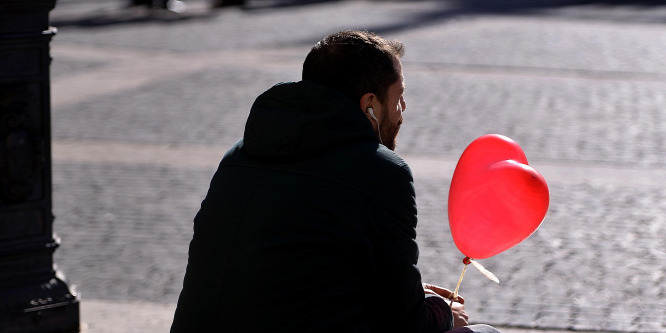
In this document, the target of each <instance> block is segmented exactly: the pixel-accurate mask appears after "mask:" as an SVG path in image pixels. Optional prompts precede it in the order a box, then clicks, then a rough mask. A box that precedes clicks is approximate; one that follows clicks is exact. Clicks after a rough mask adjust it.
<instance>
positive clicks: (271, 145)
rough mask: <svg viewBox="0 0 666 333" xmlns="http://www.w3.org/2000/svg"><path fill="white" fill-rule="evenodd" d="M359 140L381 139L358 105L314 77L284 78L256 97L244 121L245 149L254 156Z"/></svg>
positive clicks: (286, 154) (288, 154) (297, 152)
mask: <svg viewBox="0 0 666 333" xmlns="http://www.w3.org/2000/svg"><path fill="white" fill-rule="evenodd" d="M357 141H375V142H376V141H377V135H376V134H375V132H374V130H373V129H372V125H371V124H370V122H369V121H368V119H367V118H366V117H365V115H364V114H363V112H362V111H361V110H360V108H359V107H358V105H355V104H354V103H353V102H352V101H351V100H350V99H349V98H347V97H345V96H344V95H342V94H340V93H338V92H336V91H334V90H331V89H329V88H327V87H324V86H322V85H319V84H316V83H313V82H309V81H300V82H285V83H280V84H277V85H275V86H273V87H272V88H270V89H268V90H267V91H266V92H264V93H263V94H261V95H259V97H257V99H256V100H255V102H254V104H253V105H252V109H251V110H250V115H249V117H248V120H247V123H246V125H245V135H244V137H243V149H244V150H245V152H246V153H247V154H249V155H250V156H253V157H260V158H284V157H295V156H301V155H310V154H316V153H317V152H320V151H324V150H328V149H333V148H336V147H338V146H340V145H344V144H347V143H351V142H357Z"/></svg>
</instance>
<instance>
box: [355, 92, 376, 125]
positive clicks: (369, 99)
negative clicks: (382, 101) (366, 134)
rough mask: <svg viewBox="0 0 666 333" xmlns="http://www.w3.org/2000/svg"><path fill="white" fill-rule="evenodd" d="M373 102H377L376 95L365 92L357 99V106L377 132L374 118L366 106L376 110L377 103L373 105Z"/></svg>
mask: <svg viewBox="0 0 666 333" xmlns="http://www.w3.org/2000/svg"><path fill="white" fill-rule="evenodd" d="M373 103H374V104H376V103H377V95H375V94H373V93H367V94H365V95H363V96H361V99H360V100H359V106H360V107H361V111H363V114H364V115H365V117H366V118H368V121H370V124H372V128H373V129H374V130H375V132H377V129H376V125H377V124H376V120H374V119H375V118H373V117H372V116H371V115H370V112H368V108H373V109H375V110H376V108H377V107H378V105H375V106H373ZM375 112H377V111H375Z"/></svg>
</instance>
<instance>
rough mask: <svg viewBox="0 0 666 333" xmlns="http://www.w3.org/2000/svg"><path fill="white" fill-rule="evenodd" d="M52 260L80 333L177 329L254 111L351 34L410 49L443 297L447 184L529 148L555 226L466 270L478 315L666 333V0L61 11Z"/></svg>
mask: <svg viewBox="0 0 666 333" xmlns="http://www.w3.org/2000/svg"><path fill="white" fill-rule="evenodd" d="M51 24H52V25H53V26H55V27H57V28H58V34H57V35H56V36H55V37H54V39H53V40H52V42H51V55H52V57H53V62H52V66H51V70H52V72H51V87H52V138H53V200H54V215H55V216H56V220H55V223H54V230H55V231H56V233H57V234H58V235H59V237H60V239H61V247H60V248H59V249H58V250H57V251H56V252H55V262H56V263H57V264H58V268H59V269H60V270H61V271H62V272H63V273H64V274H65V276H66V277H67V279H68V281H69V283H71V284H74V285H76V286H77V288H78V291H79V292H80V295H81V307H82V322H83V323H84V329H85V330H86V331H87V332H158V331H167V330H168V327H169V326H170V323H171V318H172V315H173V309H174V307H175V302H176V301H177V298H178V294H179V292H180V288H181V285H182V279H183V275H184V271H185V266H186V262H187V250H188V245H189V241H190V239H191V236H192V218H193V217H194V215H195V213H196V212H197V210H198V208H199V204H200V202H201V200H202V199H203V198H204V196H205V194H206V191H207V189H208V184H209V181H210V178H211V176H212V175H213V173H214V171H215V169H216V168H217V164H218V163H219V160H220V159H221V157H222V156H223V154H224V153H225V151H226V150H227V149H228V148H229V147H230V146H231V145H232V144H233V143H235V142H236V141H237V140H238V139H239V138H240V137H241V136H242V133H243V128H244V124H245V120H246V117H247V114H248V111H249V108H250V106H251V104H252V103H253V101H254V98H255V97H256V96H257V95H258V94H260V93H261V92H263V91H264V90H266V89H268V88H269V87H270V86H272V85H273V84H275V83H278V82H281V81H296V80H299V79H300V70H301V64H302V61H303V59H304V58H305V55H306V54H307V52H308V51H309V49H310V47H311V46H312V45H314V43H316V42H317V41H318V40H320V39H321V38H323V37H324V36H326V35H328V34H330V33H333V32H337V31H339V30H345V29H364V30H369V31H373V32H376V33H378V34H380V35H382V36H384V37H387V38H393V39H399V40H401V41H402V42H403V43H404V44H405V47H406V54H405V57H404V58H403V67H404V73H405V80H406V85H407V92H406V95H405V98H406V101H407V109H406V112H405V114H404V116H405V123H404V124H403V126H402V130H401V134H400V136H399V143H398V148H397V152H398V153H399V154H400V155H401V156H403V157H404V158H405V159H406V160H407V161H408V162H409V163H410V165H411V166H412V169H413V172H414V175H415V180H416V190H417V202H418V205H419V227H418V238H417V239H418V242H419V245H420V250H421V257H420V269H421V271H422V274H423V276H424V280H425V281H428V282H431V283H435V284H438V285H441V286H444V287H447V288H450V289H453V288H454V287H455V284H456V282H457V280H458V277H459V275H460V271H461V270H462V267H463V265H462V263H461V260H462V258H463V255H462V254H461V253H460V252H459V251H458V250H457V249H456V247H455V245H454V244H453V242H452V239H451V235H450V232H449V227H448V219H447V214H446V212H447V197H448V189H449V185H450V180H451V176H452V174H453V169H454V167H455V163H456V162H457V159H458V157H460V154H461V153H462V151H463V150H464V148H465V147H466V146H467V145H468V144H469V143H470V142H471V141H472V140H474V139H475V138H477V137H478V136H481V135H483V134H487V133H499V134H503V135H506V136H509V137H511V138H513V139H514V140H516V141H517V142H518V143H519V144H520V145H521V146H522V147H523V149H524V150H525V153H526V155H527V158H528V160H529V161H530V164H531V165H532V166H533V167H535V168H536V169H537V170H539V171H540V172H541V173H542V174H543V175H544V177H545V178H546V181H547V182H548V184H549V187H550V191H551V205H550V210H549V213H548V215H547V217H546V219H545V220H544V222H543V224H542V225H541V227H540V228H539V229H538V230H537V231H536V233H535V234H534V235H532V237H530V238H529V239H528V240H526V241H525V242H523V243H521V244H519V245H518V246H516V247H514V248H512V249H510V250H508V251H506V252H504V253H501V254H499V255H497V256H495V257H492V258H489V259H486V260H482V261H481V262H482V263H483V264H484V265H485V266H486V268H488V269H489V270H491V271H492V272H494V273H495V274H496V275H497V276H498V277H499V279H500V281H501V283H500V284H499V285H496V284H494V283H492V282H490V281H489V280H487V279H485V278H484V277H483V276H481V275H480V274H478V272H476V271H474V270H468V273H467V275H466V276H465V280H464V281H463V283H462V287H461V294H462V295H463V296H464V297H465V298H466V300H467V304H466V308H467V311H468V313H469V314H470V319H471V321H472V322H483V323H488V324H493V325H496V326H501V327H509V328H519V329H524V330H560V331H561V330H577V331H602V332H666V240H665V239H666V187H665V186H664V185H665V184H666V111H664V107H666V2H665V1H610V0H609V1H573V0H572V1H564V0H562V1H556V0H541V1H539V0H505V1H501V0H495V1H492V0H459V1H453V0H451V1H446V0H439V1H435V0H430V1H408V0H405V1H360V0H346V1H342V0H341V1H314V0H313V1H297V0H291V1H290V0H246V1H245V2H244V3H239V2H236V3H223V2H217V3H213V2H212V1H207V0H183V2H180V3H175V2H172V3H171V4H168V3H166V4H165V3H158V2H151V3H130V2H127V1H124V0H110V1H100V0H97V1H93V0H59V1H58V2H57V5H56V8H55V10H53V11H52V12H51Z"/></svg>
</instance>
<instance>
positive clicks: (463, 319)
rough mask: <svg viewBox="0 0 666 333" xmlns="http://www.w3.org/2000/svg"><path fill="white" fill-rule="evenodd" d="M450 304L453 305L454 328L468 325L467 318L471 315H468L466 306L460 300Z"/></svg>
mask: <svg viewBox="0 0 666 333" xmlns="http://www.w3.org/2000/svg"><path fill="white" fill-rule="evenodd" d="M449 306H450V307H451V312H452V313H453V329H456V328H458V327H463V326H467V325H468V323H467V320H468V319H469V316H468V315H467V312H465V306H463V305H462V304H460V303H458V302H452V303H451V305H449Z"/></svg>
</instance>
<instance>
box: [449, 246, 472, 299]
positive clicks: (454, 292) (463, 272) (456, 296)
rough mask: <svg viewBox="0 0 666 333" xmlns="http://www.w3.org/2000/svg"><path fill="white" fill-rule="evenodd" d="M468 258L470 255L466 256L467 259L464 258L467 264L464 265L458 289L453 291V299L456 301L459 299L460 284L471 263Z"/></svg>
mask: <svg viewBox="0 0 666 333" xmlns="http://www.w3.org/2000/svg"><path fill="white" fill-rule="evenodd" d="M466 259H469V257H465V259H463V263H464V264H465V266H464V267H463V270H462V274H460V279H458V284H457V285H456V290H455V291H453V300H452V301H455V300H457V299H458V290H460V284H461V283H462V280H463V277H464V276H465V271H467V265H469V262H468V261H467V260H466Z"/></svg>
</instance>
